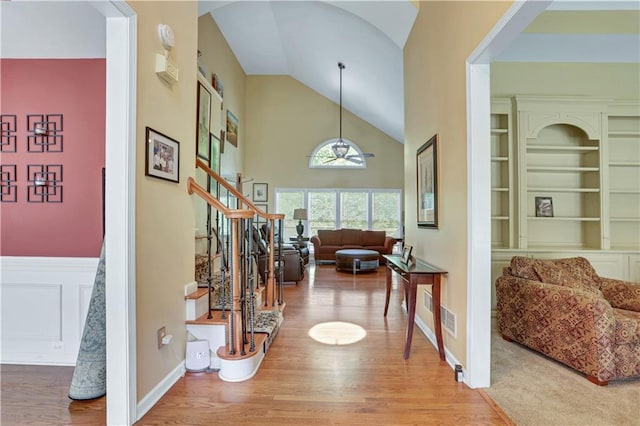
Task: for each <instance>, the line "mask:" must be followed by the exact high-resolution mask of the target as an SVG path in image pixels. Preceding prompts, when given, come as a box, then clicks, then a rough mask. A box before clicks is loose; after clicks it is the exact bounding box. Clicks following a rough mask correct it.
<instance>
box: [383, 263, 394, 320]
mask: <svg viewBox="0 0 640 426" xmlns="http://www.w3.org/2000/svg"><path fill="white" fill-rule="evenodd" d="M391 274H392V271H391V268H390V267H388V266H387V294H386V296H385V298H384V316H385V317H386V316H387V310H388V309H389V298H390V297H391Z"/></svg>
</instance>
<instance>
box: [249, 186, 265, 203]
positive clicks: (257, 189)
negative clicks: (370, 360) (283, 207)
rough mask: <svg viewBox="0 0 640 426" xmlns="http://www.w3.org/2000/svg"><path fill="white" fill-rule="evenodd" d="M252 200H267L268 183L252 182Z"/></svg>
mask: <svg viewBox="0 0 640 426" xmlns="http://www.w3.org/2000/svg"><path fill="white" fill-rule="evenodd" d="M253 201H262V202H265V203H266V202H267V201H269V197H268V185H267V184H266V183H254V184H253Z"/></svg>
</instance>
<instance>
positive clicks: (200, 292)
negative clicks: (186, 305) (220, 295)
mask: <svg viewBox="0 0 640 426" xmlns="http://www.w3.org/2000/svg"><path fill="white" fill-rule="evenodd" d="M206 295H207V288H206V287H198V288H197V289H196V291H194V292H193V293H189V294H188V295H186V296H185V297H184V298H185V300H194V299H200V298H201V297H202V296H206Z"/></svg>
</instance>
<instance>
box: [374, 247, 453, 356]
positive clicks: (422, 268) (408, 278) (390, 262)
mask: <svg viewBox="0 0 640 426" xmlns="http://www.w3.org/2000/svg"><path fill="white" fill-rule="evenodd" d="M383 257H384V258H385V259H386V261H387V289H386V290H387V292H386V298H385V301H384V316H387V310H388V309H389V297H390V296H391V276H392V274H393V272H396V273H397V274H398V275H400V277H401V278H402V282H403V283H404V297H405V302H406V304H407V315H408V316H407V336H406V338H405V345H404V359H409V353H410V352H411V339H412V337H413V326H414V323H415V316H416V293H417V291H418V285H423V284H431V286H432V291H431V296H432V297H433V327H434V328H435V332H436V342H437V344H438V355H439V356H440V360H442V361H444V360H445V356H444V343H443V342H442V325H441V323H440V283H441V277H442V275H444V274H446V273H447V271H445V270H443V269H440V268H438V267H437V266H434V265H431V264H429V263H427V262H425V261H423V260H420V259H416V258H412V260H411V261H410V262H409V263H408V264H404V263H402V262H401V261H400V258H401V256H400V255H397V254H384V255H383Z"/></svg>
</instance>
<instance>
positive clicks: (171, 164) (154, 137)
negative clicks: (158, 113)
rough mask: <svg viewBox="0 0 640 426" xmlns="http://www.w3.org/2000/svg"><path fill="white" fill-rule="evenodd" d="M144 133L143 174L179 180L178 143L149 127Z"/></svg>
mask: <svg viewBox="0 0 640 426" xmlns="http://www.w3.org/2000/svg"><path fill="white" fill-rule="evenodd" d="M146 135H147V137H146V139H147V155H146V157H145V175H147V176H153V177H157V178H159V179H165V180H170V181H172V182H180V143H179V142H178V141H176V140H174V139H171V138H170V137H169V136H167V135H163V134H162V133H160V132H158V131H157V130H153V129H152V128H151V127H147V128H146Z"/></svg>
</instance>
